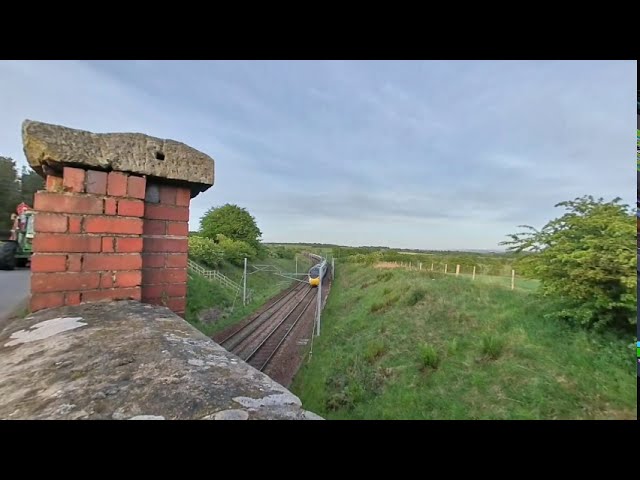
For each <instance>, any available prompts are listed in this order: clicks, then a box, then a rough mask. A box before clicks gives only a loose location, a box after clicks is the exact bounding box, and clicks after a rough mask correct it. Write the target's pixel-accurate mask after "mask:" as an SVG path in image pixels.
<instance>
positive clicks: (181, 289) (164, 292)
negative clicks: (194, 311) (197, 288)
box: [142, 283, 187, 299]
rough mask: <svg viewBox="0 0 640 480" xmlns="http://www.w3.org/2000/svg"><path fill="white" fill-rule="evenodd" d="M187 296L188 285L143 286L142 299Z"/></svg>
mask: <svg viewBox="0 0 640 480" xmlns="http://www.w3.org/2000/svg"><path fill="white" fill-rule="evenodd" d="M186 295H187V284H186V283H170V284H167V285H142V298H151V299H154V298H162V297H163V296H167V297H184V296H186Z"/></svg>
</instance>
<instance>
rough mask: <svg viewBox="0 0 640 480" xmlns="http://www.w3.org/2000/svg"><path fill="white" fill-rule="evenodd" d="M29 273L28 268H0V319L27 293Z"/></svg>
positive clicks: (18, 303)
mask: <svg viewBox="0 0 640 480" xmlns="http://www.w3.org/2000/svg"><path fill="white" fill-rule="evenodd" d="M30 273H31V271H30V270H29V269H28V268H17V269H15V270H0V321H1V320H3V319H4V318H5V317H6V316H7V315H9V314H11V313H12V312H13V311H14V309H16V308H17V307H18V306H19V305H20V303H21V302H22V301H23V300H24V299H25V298H26V297H27V295H29V287H30V285H29V274H30Z"/></svg>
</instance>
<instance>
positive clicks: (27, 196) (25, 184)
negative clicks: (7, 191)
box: [20, 167, 44, 207]
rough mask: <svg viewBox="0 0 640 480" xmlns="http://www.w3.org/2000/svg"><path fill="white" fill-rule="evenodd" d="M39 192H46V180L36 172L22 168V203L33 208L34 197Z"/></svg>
mask: <svg viewBox="0 0 640 480" xmlns="http://www.w3.org/2000/svg"><path fill="white" fill-rule="evenodd" d="M38 190H44V178H42V177H41V176H40V175H38V174H37V173H36V172H35V171H34V170H31V169H28V168H27V167H22V177H21V179H20V193H21V195H20V196H21V197H22V201H23V202H24V203H26V204H27V205H29V206H30V207H33V196H34V195H35V193H36V192H37V191H38Z"/></svg>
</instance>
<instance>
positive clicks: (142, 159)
mask: <svg viewBox="0 0 640 480" xmlns="http://www.w3.org/2000/svg"><path fill="white" fill-rule="evenodd" d="M22 143H23V148H24V154H25V156H26V157H27V160H28V162H29V164H30V165H31V167H32V168H33V169H34V170H35V171H36V172H38V173H39V174H41V175H44V174H45V173H47V172H46V169H47V167H48V168H52V169H54V170H55V169H59V168H60V166H63V165H68V166H75V167H84V168H93V169H100V170H107V171H111V170H117V171H121V172H129V173H136V174H140V175H148V176H150V177H156V178H162V179H167V180H169V181H174V182H176V183H182V184H185V183H186V184H189V186H190V187H191V192H192V193H191V196H192V197H194V196H195V195H197V194H198V193H199V192H203V191H205V190H206V189H208V188H209V187H210V186H211V185H213V181H214V160H213V158H211V157H210V156H209V155H206V154H204V153H202V152H200V151H198V150H196V149H195V148H192V147H190V146H189V145H185V144H184V143H180V142H176V141H175V140H163V139H160V138H156V137H151V136H149V135H144V134H142V133H92V132H87V131H84V130H77V129H74V128H68V127H63V126H60V125H53V124H49V123H42V122H35V121H31V120H25V121H24V122H23V123H22Z"/></svg>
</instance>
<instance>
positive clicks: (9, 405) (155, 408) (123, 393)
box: [0, 301, 320, 420]
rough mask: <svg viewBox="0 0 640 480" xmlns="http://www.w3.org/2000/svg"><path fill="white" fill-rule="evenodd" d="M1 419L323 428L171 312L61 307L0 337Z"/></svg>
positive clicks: (124, 304) (132, 306)
mask: <svg viewBox="0 0 640 480" xmlns="http://www.w3.org/2000/svg"><path fill="white" fill-rule="evenodd" d="M0 418H1V419H147V418H158V419H216V420H217V419H319V418H320V417H318V416H317V415H315V414H313V413H310V412H307V411H305V410H303V409H302V408H301V404H300V400H299V399H298V397H296V396H295V395H293V394H292V393H291V392H289V391H288V390H286V389H285V388H284V387H283V386H281V385H279V384H277V383H275V382H274V381H273V380H271V379H270V378H269V377H267V376H266V375H264V374H263V373H261V372H259V371H258V370H256V369H254V368H253V367H251V366H249V365H247V364H246V363H244V362H243V361H242V360H241V359H240V358H238V357H236V356H235V355H233V354H231V353H229V352H228V351H226V350H225V349H223V348H222V347H220V346H219V345H218V344H216V343H214V342H213V341H212V340H210V339H209V338H207V337H206V336H205V335H203V334H202V333H200V332H199V331H198V330H196V329H195V328H193V327H192V326H191V325H189V324H188V323H187V322H186V321H184V320H182V319H181V318H179V317H178V316H176V315H175V314H173V313H172V312H171V311H170V310H169V309H167V308H165V307H158V306H151V305H144V304H141V303H138V302H135V301H120V302H100V303H93V304H83V305H78V306H72V307H61V308H57V309H49V310H43V311H41V312H38V313H37V314H34V315H31V316H29V317H27V318H25V319H21V320H16V321H14V322H13V323H11V324H9V325H7V326H6V327H5V328H4V330H2V331H0Z"/></svg>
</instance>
